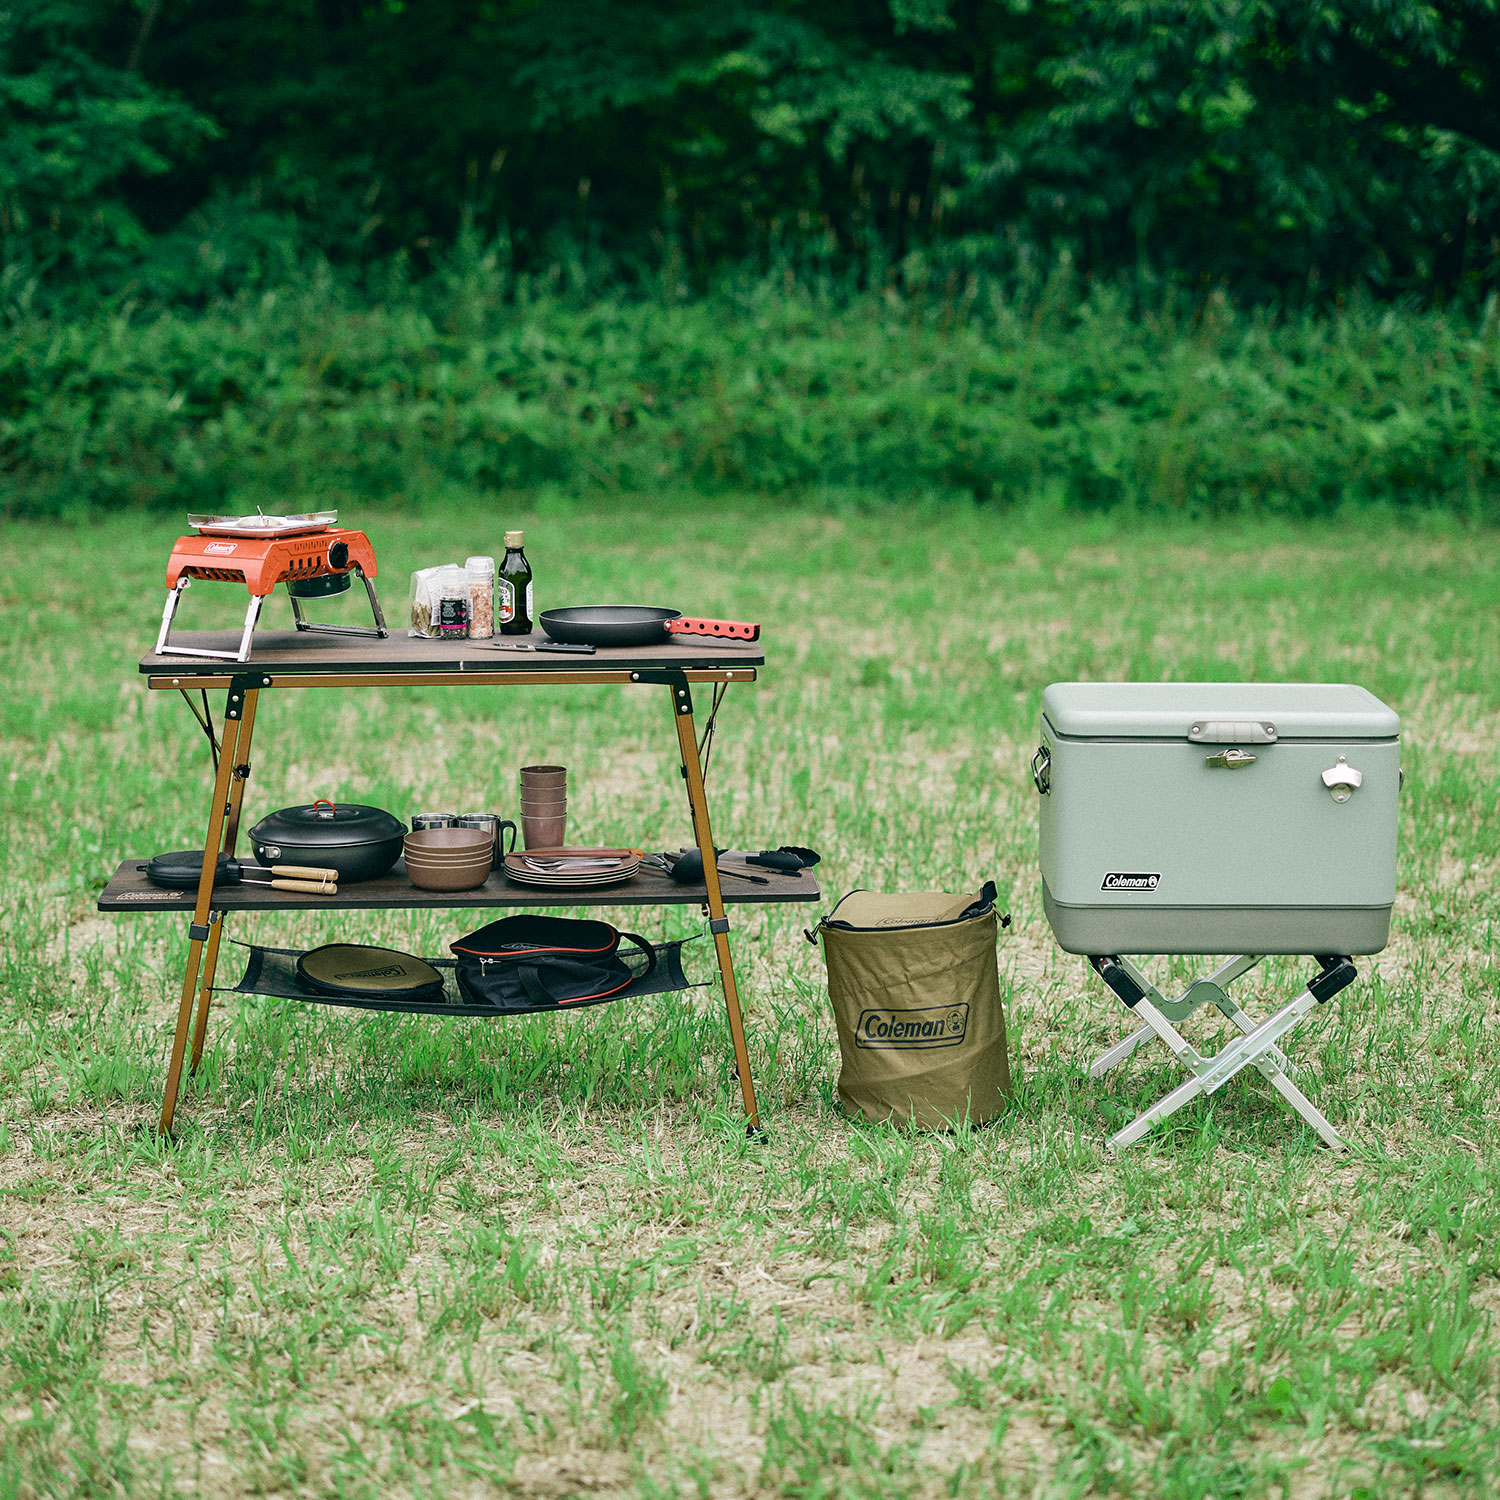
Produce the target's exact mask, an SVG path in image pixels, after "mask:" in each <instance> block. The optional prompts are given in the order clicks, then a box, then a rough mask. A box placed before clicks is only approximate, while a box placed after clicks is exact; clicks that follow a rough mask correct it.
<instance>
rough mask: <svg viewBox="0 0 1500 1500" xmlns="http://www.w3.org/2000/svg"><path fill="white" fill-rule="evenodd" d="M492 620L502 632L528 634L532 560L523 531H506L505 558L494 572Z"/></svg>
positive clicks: (530, 618) (530, 617)
mask: <svg viewBox="0 0 1500 1500" xmlns="http://www.w3.org/2000/svg"><path fill="white" fill-rule="evenodd" d="M495 623H496V624H497V625H498V626H499V627H500V634H501V635H530V634H531V626H532V613H531V564H530V563H529V562H527V561H526V533H525V532H523V531H507V532H506V533H505V560H504V561H503V562H502V563H501V564H500V571H499V572H498V573H497V574H496V575H495Z"/></svg>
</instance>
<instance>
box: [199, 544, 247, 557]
mask: <svg viewBox="0 0 1500 1500" xmlns="http://www.w3.org/2000/svg"><path fill="white" fill-rule="evenodd" d="M237 546H239V543H238V542H210V543H209V544H208V545H207V546H206V547H205V548H204V549H203V550H204V551H205V552H218V553H222V554H224V555H226V556H227V555H228V554H229V553H231V552H233V551H234V550H235V548H236V547H237Z"/></svg>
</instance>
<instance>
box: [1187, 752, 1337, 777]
mask: <svg viewBox="0 0 1500 1500" xmlns="http://www.w3.org/2000/svg"><path fill="white" fill-rule="evenodd" d="M1203 764H1204V765H1206V766H1221V767H1223V769H1224V770H1226V771H1238V770H1240V769H1241V768H1242V767H1244V766H1253V765H1254V764H1255V757H1254V756H1253V755H1251V754H1250V752H1249V751H1248V750H1220V751H1219V753H1218V754H1217V755H1206V756H1204V758H1203ZM1324 775H1327V772H1324Z"/></svg>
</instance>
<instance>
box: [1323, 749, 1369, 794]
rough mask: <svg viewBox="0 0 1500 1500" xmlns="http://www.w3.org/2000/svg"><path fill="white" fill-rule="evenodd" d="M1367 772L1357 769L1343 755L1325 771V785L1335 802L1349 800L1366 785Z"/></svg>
mask: <svg viewBox="0 0 1500 1500" xmlns="http://www.w3.org/2000/svg"><path fill="white" fill-rule="evenodd" d="M1364 780H1365V773H1364V772H1363V771H1356V770H1355V769H1354V767H1353V766H1351V765H1350V764H1349V762H1348V761H1347V760H1346V759H1345V758H1344V757H1343V756H1342V755H1341V756H1339V758H1338V763H1337V764H1336V765H1332V766H1329V768H1328V769H1327V770H1326V771H1324V772H1323V785H1324V786H1326V787H1327V788H1328V795H1329V796H1330V797H1332V798H1333V800H1334V801H1335V802H1347V801H1348V800H1349V799H1350V798H1351V797H1352V796H1353V795H1354V794H1355V792H1356V791H1357V790H1358V789H1359V788H1360V787H1361V786H1363V785H1364Z"/></svg>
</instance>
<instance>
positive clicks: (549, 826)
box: [521, 766, 568, 849]
mask: <svg viewBox="0 0 1500 1500" xmlns="http://www.w3.org/2000/svg"><path fill="white" fill-rule="evenodd" d="M567 834H568V770H567V767H566V766H522V767H521V841H522V842H523V843H524V844H525V846H526V848H528V849H561V848H562V847H563V846H564V845H565V844H566V843H567Z"/></svg>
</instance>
